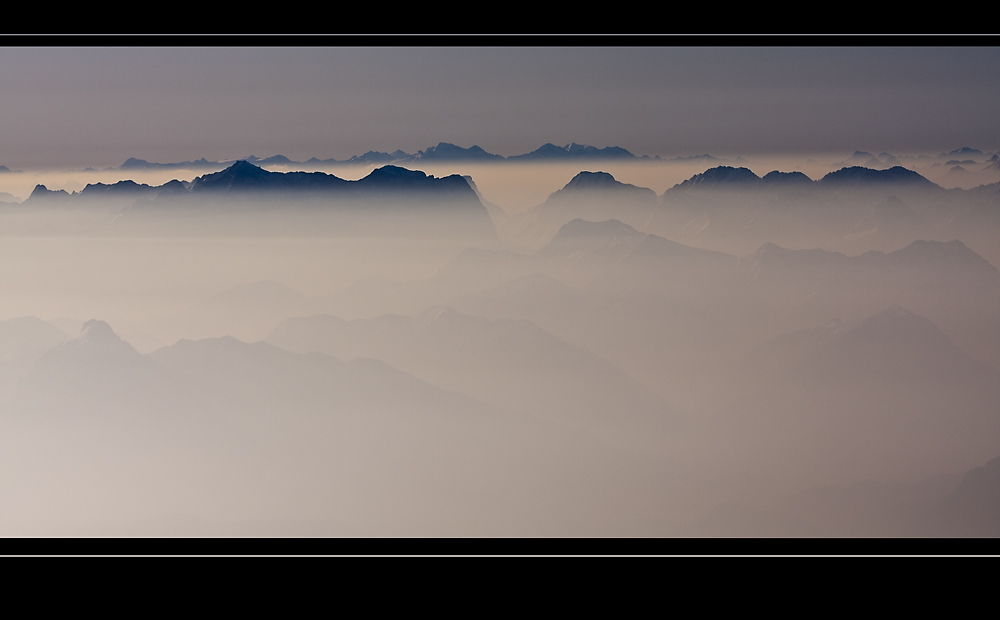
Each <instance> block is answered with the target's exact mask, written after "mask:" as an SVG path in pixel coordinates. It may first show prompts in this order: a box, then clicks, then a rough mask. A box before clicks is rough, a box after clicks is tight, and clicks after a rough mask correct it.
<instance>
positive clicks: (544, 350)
mask: <svg viewBox="0 0 1000 620" xmlns="http://www.w3.org/2000/svg"><path fill="white" fill-rule="evenodd" d="M477 149H478V150H477ZM588 149H590V150H588ZM997 160H998V155H997V154H996V153H992V152H983V151H980V150H977V149H972V148H960V149H956V150H954V151H950V152H945V153H941V154H939V155H928V154H924V155H906V154H902V153H895V154H889V153H881V154H878V155H874V154H872V153H867V152H855V153H854V154H853V155H847V153H834V154H822V153H820V154H811V155H803V156H797V155H796V156H782V157H776V156H773V157H763V156H761V157H759V158H750V157H748V158H747V159H743V158H730V159H725V158H720V157H713V156H710V155H701V156H695V157H678V158H675V159H667V158H663V159H661V158H659V157H655V158H650V157H648V156H645V157H636V156H634V155H632V154H631V153H629V152H628V151H625V150H624V149H618V148H617V147H608V148H603V149H597V148H595V147H589V146H584V145H578V144H575V143H574V144H572V145H567V146H565V147H557V146H554V145H551V144H547V145H545V146H543V147H541V148H539V149H538V150H536V151H532V152H529V153H526V154H524V155H519V156H511V157H507V158H504V157H500V156H497V155H492V154H490V153H487V152H486V151H484V150H483V149H480V148H479V147H472V148H462V147H457V146H455V145H452V144H448V143H440V144H438V145H437V146H436V147H429V148H428V149H426V150H424V151H420V152H418V153H416V154H408V153H405V152H403V151H397V152H395V153H378V152H375V151H369V152H368V153H366V154H365V155H363V156H355V157H353V158H351V159H350V160H342V161H337V160H319V159H315V158H314V159H313V160H308V161H303V162H296V161H292V160H290V159H289V158H287V157H281V156H277V157H272V158H269V159H258V158H255V157H249V158H243V159H239V160H231V161H218V162H212V161H208V160H205V159H201V160H198V161H186V162H181V163H176V164H156V163H150V162H148V161H144V160H139V159H134V158H132V159H129V160H128V161H126V162H125V163H124V164H123V165H122V166H119V167H117V168H106V169H102V170H95V169H86V170H57V169H37V170H34V169H32V170H17V169H13V168H16V167H13V166H12V167H9V168H7V167H0V168H3V169H2V170H0V290H2V291H3V294H2V296H0V535H5V536H22V535H27V536H62V535H66V536H147V535H151V536H174V535H180V536H675V537H690V536H733V537H753V536H795V537H797V536H820V537H828V536H860V537H865V536H885V537H911V536H912V537H927V536H933V537H941V536H944V537H950V536H977V537H979V536H990V537H992V536H997V535H1000V492H998V491H1000V271H998V269H997V267H998V266H1000V167H998V163H1000V162H998V161H997ZM0 163H3V162H0Z"/></svg>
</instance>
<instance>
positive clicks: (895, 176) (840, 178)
mask: <svg viewBox="0 0 1000 620" xmlns="http://www.w3.org/2000/svg"><path fill="white" fill-rule="evenodd" d="M819 183H820V185H821V186H822V187H844V186H859V185H860V186H864V185H876V184H879V185H911V186H917V187H927V188H931V187H937V185H935V184H934V183H932V182H931V181H928V180H927V179H926V178H924V177H923V176H921V175H920V174H918V173H916V172H914V171H912V170H907V169H906V168H903V167H902V166H893V167H892V168H889V169H887V170H872V169H871V168H864V167H861V166H853V167H851V168H841V169H840V170H837V171H835V172H831V173H829V174H827V175H826V176H824V177H823V178H822V179H820V180H819Z"/></svg>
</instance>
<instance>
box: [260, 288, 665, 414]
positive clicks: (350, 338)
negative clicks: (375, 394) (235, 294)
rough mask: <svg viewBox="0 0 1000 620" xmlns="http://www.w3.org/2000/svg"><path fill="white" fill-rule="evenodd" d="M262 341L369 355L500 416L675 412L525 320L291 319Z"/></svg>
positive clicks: (445, 315)
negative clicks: (479, 403) (500, 412)
mask: <svg viewBox="0 0 1000 620" xmlns="http://www.w3.org/2000/svg"><path fill="white" fill-rule="evenodd" d="M267 341H268V342H269V343H272V344H275V345H277V346H280V347H283V348H286V349H288V350H291V351H300V352H309V351H320V352H323V353H328V354H331V355H335V356H337V357H341V358H345V359H351V358H354V357H359V356H360V357H373V358H377V359H381V360H384V361H385V362H387V363H389V364H391V365H392V366H395V367H398V368H400V369H403V370H405V371H407V372H411V373H413V374H414V375H416V376H418V377H420V378H422V379H424V380H426V381H428V382H430V383H432V384H434V385H439V386H441V387H444V388H446V389H449V390H456V391H461V392H464V393H466V394H469V395H471V396H474V397H476V398H478V399H480V400H483V401H485V402H489V403H492V404H494V405H497V406H499V407H503V408H505V409H512V410H517V411H526V412H530V413H532V414H534V415H537V416H542V417H543V418H545V419H551V420H558V421H560V422H564V423H568V424H574V425H578V426H584V427H588V428H612V429H613V428H616V427H626V428H627V427H636V426H648V427H649V428H651V429H653V428H657V427H661V426H662V427H668V426H670V425H672V424H675V423H676V422H677V421H678V413H677V412H676V411H674V410H673V409H672V408H671V407H670V406H669V405H668V404H667V403H665V402H663V401H662V400H661V399H660V398H658V397H657V396H655V395H654V394H653V393H651V392H650V391H649V390H647V389H646V388H644V387H642V386H641V385H639V384H638V383H637V382H636V381H635V380H633V379H632V378H630V377H629V376H628V375H626V374H625V373H624V372H622V371H621V370H619V369H618V368H616V367H615V366H614V365H612V364H610V363H609V362H607V361H606V360H603V359H601V358H600V357H598V356H597V355H595V354H593V353H590V352H588V351H586V350H584V349H581V348H578V347H575V346H573V345H570V344H568V343H566V342H564V341H562V340H560V339H559V338H557V337H555V336H553V335H552V334H550V333H548V332H546V331H545V330H543V329H541V328H539V327H538V326H537V325H535V324H533V323H531V322H530V321H525V320H518V321H511V320H489V319H485V318H480V317H474V316H469V315H466V314H462V313H460V312H457V311H455V310H453V309H451V308H448V307H443V306H439V307H434V308H430V309H428V310H426V311H424V312H422V313H420V314H417V315H415V316H412V317H400V316H393V315H389V316H382V317H378V318H375V319H371V320H368V321H361V320H356V321H350V322H348V321H343V320H341V319H337V318H336V317H332V316H313V317H303V318H297V319H291V320H288V321H285V322H284V323H282V324H281V325H280V326H279V327H278V328H277V329H276V330H275V331H274V332H272V333H271V335H270V336H268V338H267Z"/></svg>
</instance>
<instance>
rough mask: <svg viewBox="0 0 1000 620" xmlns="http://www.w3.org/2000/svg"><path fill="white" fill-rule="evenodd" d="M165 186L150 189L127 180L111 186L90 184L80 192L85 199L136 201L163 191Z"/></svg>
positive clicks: (143, 184) (147, 186)
mask: <svg viewBox="0 0 1000 620" xmlns="http://www.w3.org/2000/svg"><path fill="white" fill-rule="evenodd" d="M162 188H163V186H161V187H160V188H154V187H150V186H149V185H146V184H145V183H142V184H139V183H136V182H135V181H131V180H125V181H118V182H117V183H112V184H110V185H107V184H104V183H89V184H87V186H86V187H84V188H83V189H82V190H81V191H80V196H82V197H84V198H101V199H104V198H109V197H113V198H129V199H135V198H138V197H140V196H148V195H151V194H154V193H156V192H157V190H162Z"/></svg>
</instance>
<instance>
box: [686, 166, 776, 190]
mask: <svg viewBox="0 0 1000 620" xmlns="http://www.w3.org/2000/svg"><path fill="white" fill-rule="evenodd" d="M759 183H760V177H758V176H757V175H756V174H754V173H753V172H751V171H750V170H749V169H748V168H733V167H732V166H717V167H715V168H709V169H708V170H706V171H705V172H702V173H701V174H696V175H694V176H693V177H691V178H690V179H688V180H687V181H684V182H683V183H679V184H677V185H675V186H674V187H673V188H671V190H668V191H675V190H691V189H725V190H742V189H746V188H749V187H756V186H757V185H758V184H759Z"/></svg>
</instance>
